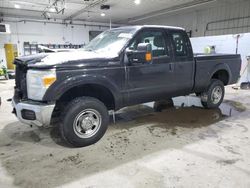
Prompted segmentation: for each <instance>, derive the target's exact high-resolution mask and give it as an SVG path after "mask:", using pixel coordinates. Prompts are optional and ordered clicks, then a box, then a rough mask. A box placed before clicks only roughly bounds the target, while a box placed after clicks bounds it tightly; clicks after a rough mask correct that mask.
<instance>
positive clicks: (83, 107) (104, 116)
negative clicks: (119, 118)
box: [60, 97, 109, 147]
mask: <svg viewBox="0 0 250 188" xmlns="http://www.w3.org/2000/svg"><path fill="white" fill-rule="evenodd" d="M108 121H109V116H108V110H107V108H106V106H105V105H104V104H103V103H102V102H101V101H99V100H97V99H95V98H92V97H81V98H76V99H74V100H73V101H72V102H70V104H68V106H67V107H66V109H65V111H64V113H63V114H62V117H61V123H60V132H61V135H62V138H63V139H64V140H65V141H66V142H68V143H70V144H71V145H73V146H76V147H83V146H88V145H91V144H94V143H96V142H97V141H98V140H100V139H101V138H102V136H103V135H104V133H105V132H106V130H107V127H108Z"/></svg>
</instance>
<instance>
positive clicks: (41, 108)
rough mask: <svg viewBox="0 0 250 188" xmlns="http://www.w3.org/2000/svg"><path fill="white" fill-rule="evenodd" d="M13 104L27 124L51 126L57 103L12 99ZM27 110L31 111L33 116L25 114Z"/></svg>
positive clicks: (18, 115) (18, 116)
mask: <svg viewBox="0 0 250 188" xmlns="http://www.w3.org/2000/svg"><path fill="white" fill-rule="evenodd" d="M12 106H13V108H14V111H15V112H16V116H17V118H18V119H19V121H20V122H22V123H24V124H27V125H35V126H39V127H41V126H49V125H50V121H51V117H52V113H53V110H54V108H55V104H43V103H37V102H31V101H25V102H24V101H23V102H16V101H15V99H14V98H13V99H12ZM25 112H29V113H30V112H31V113H30V114H32V118H30V117H29V116H27V117H26V116H25V115H24V114H25Z"/></svg>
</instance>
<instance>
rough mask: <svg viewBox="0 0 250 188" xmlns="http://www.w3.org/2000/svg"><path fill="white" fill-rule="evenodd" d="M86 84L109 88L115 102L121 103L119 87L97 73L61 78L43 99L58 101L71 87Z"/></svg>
mask: <svg viewBox="0 0 250 188" xmlns="http://www.w3.org/2000/svg"><path fill="white" fill-rule="evenodd" d="M85 84H97V85H101V86H103V87H105V88H107V89H108V90H109V91H110V92H111V93H112V94H113V96H114V99H115V104H116V105H119V104H120V101H121V98H120V96H121V95H120V92H119V88H117V87H116V85H115V84H114V83H112V81H111V80H109V79H108V78H106V77H104V76H97V75H77V76H74V77H69V78H66V79H63V80H61V79H59V80H57V81H56V82H55V83H53V84H52V85H51V86H50V87H49V89H48V90H47V91H46V93H45V95H44V97H43V101H57V100H58V99H60V97H61V96H62V95H63V94H64V93H65V92H67V91H69V90H70V89H72V88H74V87H76V86H80V85H85Z"/></svg>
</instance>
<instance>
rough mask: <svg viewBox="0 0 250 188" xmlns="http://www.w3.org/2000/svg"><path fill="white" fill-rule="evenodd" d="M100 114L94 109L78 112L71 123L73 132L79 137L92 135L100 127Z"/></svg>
mask: <svg viewBox="0 0 250 188" xmlns="http://www.w3.org/2000/svg"><path fill="white" fill-rule="evenodd" d="M101 123H102V117H101V114H100V113H99V112H98V111H96V110H94V109H86V110H83V111H82V112H80V113H79V114H78V115H77V116H76V118H75V120H74V123H73V128H74V132H75V134H76V135H77V136H78V137H80V138H90V137H92V136H94V135H95V134H96V133H97V132H98V130H99V129H100V127H101Z"/></svg>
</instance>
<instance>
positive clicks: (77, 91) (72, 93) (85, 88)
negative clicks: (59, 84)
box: [57, 84, 115, 110]
mask: <svg viewBox="0 0 250 188" xmlns="http://www.w3.org/2000/svg"><path fill="white" fill-rule="evenodd" d="M83 96H88V97H94V98H97V99H98V100H100V101H101V102H103V103H104V105H105V106H106V107H107V108H108V110H112V109H115V99H114V96H113V94H112V93H111V91H110V90H109V89H107V88H106V87H104V86H101V85H98V84H85V85H80V86H76V87H73V88H71V89H69V90H68V91H66V92H65V93H64V94H63V95H62V96H61V97H60V98H59V100H58V101H57V103H58V104H63V105H64V106H65V104H67V103H68V102H70V101H71V100H73V99H75V98H77V97H83Z"/></svg>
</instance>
